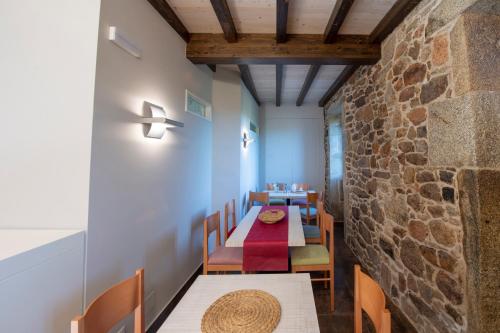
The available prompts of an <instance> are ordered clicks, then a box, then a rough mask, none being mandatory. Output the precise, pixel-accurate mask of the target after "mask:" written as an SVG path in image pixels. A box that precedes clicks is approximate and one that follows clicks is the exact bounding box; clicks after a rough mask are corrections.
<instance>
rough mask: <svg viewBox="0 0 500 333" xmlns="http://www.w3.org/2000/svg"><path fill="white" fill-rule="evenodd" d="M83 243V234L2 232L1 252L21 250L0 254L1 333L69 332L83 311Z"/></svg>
mask: <svg viewBox="0 0 500 333" xmlns="http://www.w3.org/2000/svg"><path fill="white" fill-rule="evenodd" d="M5 237H12V238H13V239H10V240H8V239H7V240H6V239H4V238H5ZM84 238H85V235H84V232H83V231H79V232H78V231H68V230H39V229H37V230H28V229H22V230H5V231H0V253H1V251H2V250H5V249H4V247H5V244H8V245H10V246H9V248H8V249H7V251H8V252H12V250H13V248H14V249H17V251H14V252H15V253H10V254H11V255H10V256H9V257H8V258H5V257H2V255H1V254H0V259H1V260H0V309H1V311H0V332H2V333H3V332H15V333H35V332H36V333H63V332H69V330H70V321H71V319H73V318H74V317H75V316H76V315H78V314H80V313H81V311H82V306H83V304H82V301H83V256H84ZM13 240H14V241H15V240H17V242H16V244H11V243H12V241H13Z"/></svg>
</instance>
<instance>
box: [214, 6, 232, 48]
mask: <svg viewBox="0 0 500 333" xmlns="http://www.w3.org/2000/svg"><path fill="white" fill-rule="evenodd" d="M210 2H211V3H212V7H213V9H214V12H215V15H217V19H218V20H219V23H220V26H221V28H222V31H223V32H224V36H225V37H226V40H227V41H228V42H229V43H234V42H236V41H237V40H238V33H237V32H236V27H235V26H234V21H233V17H232V16H231V11H230V10H229V6H228V5H227V2H226V0H210Z"/></svg>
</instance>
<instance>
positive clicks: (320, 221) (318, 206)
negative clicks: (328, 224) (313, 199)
mask: <svg viewBox="0 0 500 333" xmlns="http://www.w3.org/2000/svg"><path fill="white" fill-rule="evenodd" d="M316 209H317V213H316V216H317V221H318V228H319V230H320V238H321V244H325V240H324V239H323V234H324V233H323V214H324V213H325V208H324V206H323V201H321V200H318V202H317V204H316Z"/></svg>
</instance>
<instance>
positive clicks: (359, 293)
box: [354, 265, 391, 333]
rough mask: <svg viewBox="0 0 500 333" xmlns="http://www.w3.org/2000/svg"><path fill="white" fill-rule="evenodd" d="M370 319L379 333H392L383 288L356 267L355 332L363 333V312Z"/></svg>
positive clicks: (389, 314)
mask: <svg viewBox="0 0 500 333" xmlns="http://www.w3.org/2000/svg"><path fill="white" fill-rule="evenodd" d="M362 309H363V310H365V312H366V314H367V315H368V317H370V319H371V321H372V322H373V325H374V326H375V331H376V332H377V333H391V313H390V312H389V310H387V309H386V308H385V295H384V292H383V291H382V288H380V286H379V285H378V284H377V282H375V281H374V280H372V279H371V278H370V277H369V276H368V275H366V274H365V273H363V272H361V267H360V266H359V265H354V332H355V333H361V331H362V323H361V316H362V315H361V310H362Z"/></svg>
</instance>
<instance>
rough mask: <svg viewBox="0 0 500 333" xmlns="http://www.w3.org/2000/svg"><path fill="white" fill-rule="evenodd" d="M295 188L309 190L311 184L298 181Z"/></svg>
mask: <svg viewBox="0 0 500 333" xmlns="http://www.w3.org/2000/svg"><path fill="white" fill-rule="evenodd" d="M295 188H296V189H297V191H298V190H302V191H309V184H307V183H297V184H295Z"/></svg>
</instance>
